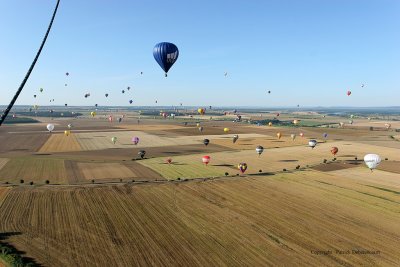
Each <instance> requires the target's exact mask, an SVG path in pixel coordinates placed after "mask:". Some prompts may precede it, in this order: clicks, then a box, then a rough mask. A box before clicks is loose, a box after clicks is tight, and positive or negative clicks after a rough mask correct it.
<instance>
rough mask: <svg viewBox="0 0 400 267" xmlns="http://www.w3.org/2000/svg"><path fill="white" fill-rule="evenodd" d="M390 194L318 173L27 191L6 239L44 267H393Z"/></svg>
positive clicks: (15, 199)
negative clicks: (361, 252)
mask: <svg viewBox="0 0 400 267" xmlns="http://www.w3.org/2000/svg"><path fill="white" fill-rule="evenodd" d="M383 183H385V182H383ZM384 187H386V188H387V186H385V185H384ZM389 189H391V188H390V187H389V188H387V190H386V191H384V190H380V189H379V188H374V187H373V186H372V187H371V186H368V183H366V184H365V185H361V184H359V183H358V181H357V180H352V179H343V178H340V176H332V175H327V174H324V173H321V172H315V173H313V172H310V173H307V174H306V173H302V172H299V173H292V174H286V175H285V176H284V177H283V176H282V177H281V176H268V177H262V176H260V177H257V178H230V179H223V180H214V181H206V182H200V181H195V182H186V183H168V184H159V185H142V186H131V185H124V186H112V187H111V186H107V187H93V186H87V187H81V188H74V187H68V188H67V187H64V188H62V187H50V188H49V187H41V188H34V189H28V188H22V187H21V188H16V189H14V190H12V191H11V192H9V194H8V195H7V197H6V199H5V200H4V202H3V205H2V206H1V213H0V231H1V232H4V233H7V232H20V234H18V235H11V236H10V237H9V238H8V239H7V240H6V241H7V242H8V243H10V244H12V245H13V246H15V247H16V248H17V249H19V250H22V251H26V253H27V256H30V257H33V258H35V259H36V260H37V261H38V262H39V263H41V264H43V265H46V266H94V265H99V266H112V265H116V266H149V265H152V266H165V265H167V266H173V265H174V266H175V265H184V266H268V265H269V266H282V265H285V266H295V265H302V266H304V265H307V266H337V265H344V266H361V265H364V266H365V265H371V266H372V265H374V266H377V265H378V266H395V265H396V263H397V262H398V258H399V257H400V251H399V250H398V241H399V239H400V232H399V231H398V224H399V223H400V218H399V216H398V213H399V212H400V209H399V207H400V206H399V204H398V203H399V201H400V199H399V196H398V195H396V194H393V193H391V192H390V190H389ZM398 189H399V188H393V189H391V190H398ZM372 195H373V196H375V197H372ZM49 200H51V201H49ZM321 250H323V251H328V250H329V251H332V252H331V254H328V255H316V254H313V252H312V251H321ZM337 250H341V251H347V250H350V251H352V250H369V251H379V254H358V255H357V254H351V253H350V254H348V255H340V254H338V253H337V252H336V251H337Z"/></svg>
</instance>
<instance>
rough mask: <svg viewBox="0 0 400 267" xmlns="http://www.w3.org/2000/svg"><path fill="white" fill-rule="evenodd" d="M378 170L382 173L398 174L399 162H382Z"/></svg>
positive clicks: (399, 171)
mask: <svg viewBox="0 0 400 267" xmlns="http://www.w3.org/2000/svg"><path fill="white" fill-rule="evenodd" d="M378 168H379V169H380V170H382V171H387V172H394V173H400V161H382V162H381V164H379V167H378Z"/></svg>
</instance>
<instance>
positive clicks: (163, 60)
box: [153, 42, 179, 77]
mask: <svg viewBox="0 0 400 267" xmlns="http://www.w3.org/2000/svg"><path fill="white" fill-rule="evenodd" d="M153 56H154V59H155V60H156V61H157V63H158V65H160V67H161V68H162V69H163V70H164V72H165V77H167V73H168V71H169V69H170V68H171V67H172V65H174V63H175V62H176V60H177V59H178V56H179V50H178V47H176V45H174V44H173V43H167V42H163V43H159V44H156V46H154V49H153Z"/></svg>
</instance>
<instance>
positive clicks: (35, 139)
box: [0, 132, 50, 156]
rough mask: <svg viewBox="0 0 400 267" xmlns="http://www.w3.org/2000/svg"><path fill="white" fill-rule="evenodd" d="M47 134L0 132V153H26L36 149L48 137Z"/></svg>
mask: <svg viewBox="0 0 400 267" xmlns="http://www.w3.org/2000/svg"><path fill="white" fill-rule="evenodd" d="M49 136H50V135H49V134H46V133H45V132H43V133H42V134H31V135H28V134H26V135H25V134H0V143H1V145H0V155H2V156H3V155H4V154H6V153H7V154H13V155H19V154H26V153H32V152H36V151H38V150H39V149H40V148H41V147H42V146H43V144H44V143H45V142H46V141H47V139H48V138H49Z"/></svg>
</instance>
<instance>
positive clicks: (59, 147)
mask: <svg viewBox="0 0 400 267" xmlns="http://www.w3.org/2000/svg"><path fill="white" fill-rule="evenodd" d="M68 151H81V146H80V145H79V143H78V141H77V140H76V137H75V134H73V133H71V135H69V136H65V135H64V134H52V135H51V136H50V138H49V139H48V140H47V141H46V143H45V144H44V145H43V146H42V147H41V148H40V149H39V152H41V153H49V152H68Z"/></svg>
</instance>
